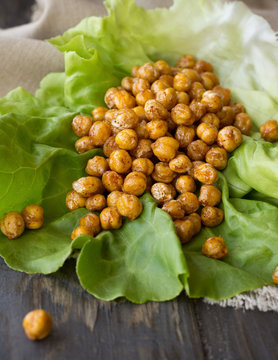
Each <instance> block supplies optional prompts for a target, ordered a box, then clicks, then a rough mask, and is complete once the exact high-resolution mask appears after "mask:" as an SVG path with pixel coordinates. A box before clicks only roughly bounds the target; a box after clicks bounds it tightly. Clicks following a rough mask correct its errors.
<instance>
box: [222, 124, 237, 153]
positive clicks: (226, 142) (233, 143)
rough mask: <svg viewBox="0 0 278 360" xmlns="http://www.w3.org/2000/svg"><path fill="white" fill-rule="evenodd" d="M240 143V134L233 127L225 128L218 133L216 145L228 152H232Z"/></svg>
mask: <svg viewBox="0 0 278 360" xmlns="http://www.w3.org/2000/svg"><path fill="white" fill-rule="evenodd" d="M241 143H242V136H241V132H240V130H238V129H237V128H236V127H234V126H225V127H224V128H223V129H221V130H220V131H219V132H218V136H217V144H218V145H219V146H220V147H222V148H224V149H225V150H226V151H228V152H232V151H234V150H235V149H236V148H237V147H239V145H240V144H241Z"/></svg>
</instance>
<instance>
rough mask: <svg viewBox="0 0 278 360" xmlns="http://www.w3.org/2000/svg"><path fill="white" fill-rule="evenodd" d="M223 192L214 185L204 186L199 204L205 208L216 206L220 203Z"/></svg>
mask: <svg viewBox="0 0 278 360" xmlns="http://www.w3.org/2000/svg"><path fill="white" fill-rule="evenodd" d="M221 197H222V193H221V191H220V190H219V189H218V188H217V187H216V186H214V185H202V186H201V189H200V195H199V198H198V200H199V203H200V204H201V205H203V206H216V205H218V204H219V203H220V201H221Z"/></svg>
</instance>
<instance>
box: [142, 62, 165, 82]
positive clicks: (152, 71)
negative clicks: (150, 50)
mask: <svg viewBox="0 0 278 360" xmlns="http://www.w3.org/2000/svg"><path fill="white" fill-rule="evenodd" d="M136 76H137V77H139V78H141V79H144V80H147V81H149V82H150V83H152V82H154V81H155V80H157V79H158V77H159V76H160V74H159V71H158V70H157V69H156V68H155V67H154V66H153V64H152V63H150V62H147V63H145V64H143V65H142V66H140V67H139V69H138V71H137V75H136Z"/></svg>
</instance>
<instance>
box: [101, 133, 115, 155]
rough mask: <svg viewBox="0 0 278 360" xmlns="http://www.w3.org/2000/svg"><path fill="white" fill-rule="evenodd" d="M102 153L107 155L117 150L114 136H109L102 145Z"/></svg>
mask: <svg viewBox="0 0 278 360" xmlns="http://www.w3.org/2000/svg"><path fill="white" fill-rule="evenodd" d="M102 150H103V153H104V155H105V156H106V157H109V156H110V155H111V154H112V152H113V151H114V150H119V146H118V145H117V143H116V141H115V136H110V137H109V138H108V139H107V140H106V141H105V143H104V145H103V149H102Z"/></svg>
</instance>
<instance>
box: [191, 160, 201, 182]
mask: <svg viewBox="0 0 278 360" xmlns="http://www.w3.org/2000/svg"><path fill="white" fill-rule="evenodd" d="M203 164H205V162H204V161H192V168H191V169H190V170H189V171H188V175H189V176H191V177H192V178H193V179H195V180H197V179H196V178H195V175H194V173H195V170H196V169H197V168H198V167H199V166H201V165H203Z"/></svg>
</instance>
